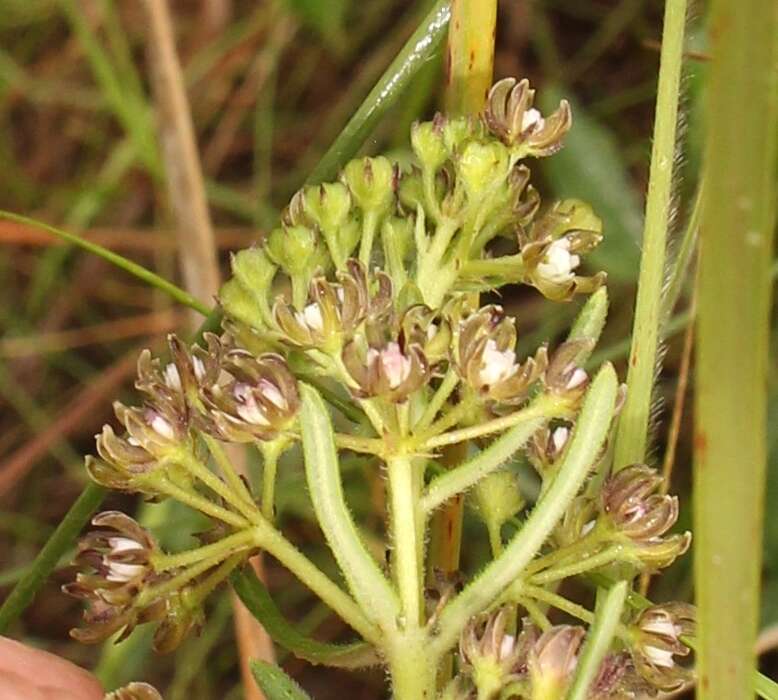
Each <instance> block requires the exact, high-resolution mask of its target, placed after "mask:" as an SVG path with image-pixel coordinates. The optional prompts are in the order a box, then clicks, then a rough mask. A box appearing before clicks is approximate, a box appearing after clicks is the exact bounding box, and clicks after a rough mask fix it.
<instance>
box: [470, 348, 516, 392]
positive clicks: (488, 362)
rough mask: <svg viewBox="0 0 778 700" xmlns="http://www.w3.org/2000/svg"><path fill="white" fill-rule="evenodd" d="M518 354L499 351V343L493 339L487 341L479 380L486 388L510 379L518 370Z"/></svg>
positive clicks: (509, 351)
mask: <svg viewBox="0 0 778 700" xmlns="http://www.w3.org/2000/svg"><path fill="white" fill-rule="evenodd" d="M518 369H519V368H518V366H517V365H516V353H515V352H514V351H513V350H510V349H509V350H502V351H500V350H498V349H497V343H495V342H494V340H492V339H491V338H489V340H487V341H486V346H485V347H484V353H483V355H482V356H481V368H480V371H479V373H478V378H479V379H480V380H481V382H482V384H483V385H484V386H493V385H494V384H498V383H499V382H501V381H503V380H505V379H508V377H510V376H512V375H513V374H515V373H516V371H517V370H518Z"/></svg>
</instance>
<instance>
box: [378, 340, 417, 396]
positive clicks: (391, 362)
mask: <svg viewBox="0 0 778 700" xmlns="http://www.w3.org/2000/svg"><path fill="white" fill-rule="evenodd" d="M381 365H382V367H383V370H384V374H385V375H386V378H387V379H388V380H389V387H390V388H392V389H396V388H397V387H398V386H400V384H402V383H403V382H404V381H405V380H406V379H407V378H408V375H410V373H411V361H410V359H409V358H407V357H405V355H403V354H402V352H401V350H400V346H399V345H398V344H397V343H389V344H388V345H387V346H386V349H385V350H382V351H381Z"/></svg>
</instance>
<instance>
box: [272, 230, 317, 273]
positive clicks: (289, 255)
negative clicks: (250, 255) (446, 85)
mask: <svg viewBox="0 0 778 700" xmlns="http://www.w3.org/2000/svg"><path fill="white" fill-rule="evenodd" d="M265 250H266V251H267V255H268V257H269V258H270V259H271V260H272V261H273V262H274V263H275V264H276V265H278V266H279V267H280V268H281V269H282V270H283V271H284V272H286V274H287V275H289V276H290V277H294V276H296V275H303V274H305V273H306V272H307V271H308V270H309V269H310V267H311V263H312V262H313V261H314V259H315V258H314V256H315V253H316V234H315V233H314V232H313V231H311V230H310V229H308V228H306V227H305V226H289V227H287V228H277V229H273V231H271V232H270V234H269V235H268V237H267V240H266V241H265Z"/></svg>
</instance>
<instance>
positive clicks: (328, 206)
mask: <svg viewBox="0 0 778 700" xmlns="http://www.w3.org/2000/svg"><path fill="white" fill-rule="evenodd" d="M303 206H304V208H305V212H306V214H308V216H310V218H311V219H312V220H313V221H314V222H315V223H316V224H318V226H319V227H320V228H321V229H323V230H325V231H336V230H337V229H339V228H340V227H341V226H342V225H343V224H344V223H345V221H346V219H347V218H348V215H349V212H350V211H351V195H350V194H349V191H348V188H347V187H346V186H345V185H344V184H343V183H341V182H326V183H324V184H322V185H315V186H311V187H306V188H305V190H304V191H303Z"/></svg>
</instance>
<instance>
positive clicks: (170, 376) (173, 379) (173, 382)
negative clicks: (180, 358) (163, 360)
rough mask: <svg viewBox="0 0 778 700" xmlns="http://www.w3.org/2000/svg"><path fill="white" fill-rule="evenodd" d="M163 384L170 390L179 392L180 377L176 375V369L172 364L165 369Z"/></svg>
mask: <svg viewBox="0 0 778 700" xmlns="http://www.w3.org/2000/svg"><path fill="white" fill-rule="evenodd" d="M165 384H167V385H168V386H169V387H170V388H171V389H175V390H176V391H181V375H180V374H179V373H178V367H176V366H175V365H174V364H173V363H172V362H171V363H170V364H168V365H167V366H166V367H165Z"/></svg>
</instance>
